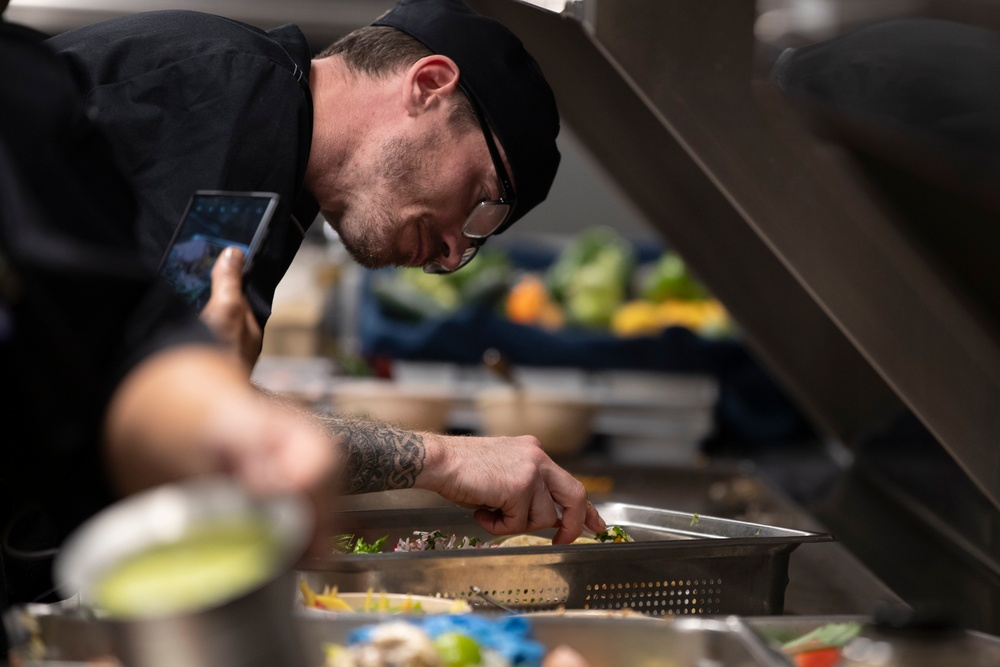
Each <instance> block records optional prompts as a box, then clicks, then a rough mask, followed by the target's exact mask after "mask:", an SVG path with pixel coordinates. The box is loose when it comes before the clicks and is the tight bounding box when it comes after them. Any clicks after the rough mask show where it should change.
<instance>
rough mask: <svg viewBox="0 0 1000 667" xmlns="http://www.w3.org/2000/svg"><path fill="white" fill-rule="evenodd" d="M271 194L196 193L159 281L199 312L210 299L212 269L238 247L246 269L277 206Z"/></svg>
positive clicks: (166, 258)
mask: <svg viewBox="0 0 1000 667" xmlns="http://www.w3.org/2000/svg"><path fill="white" fill-rule="evenodd" d="M277 199H278V197H277V195H274V194H271V193H237V192H198V193H195V195H194V197H192V199H191V202H190V203H189V204H188V208H187V211H185V213H184V218H183V219H182V220H181V224H180V226H179V227H178V228H177V232H176V234H175V235H174V239H173V241H171V244H170V247H169V249H168V250H167V253H166V256H165V257H164V259H163V263H162V264H161V266H160V275H161V276H162V277H163V278H164V279H165V280H166V281H167V282H168V283H169V284H170V285H171V286H172V287H173V288H174V290H175V291H177V292H178V293H179V294H181V295H182V296H183V297H184V298H185V299H186V300H187V301H188V303H190V304H191V305H192V306H194V308H195V309H197V310H198V311H200V310H201V309H202V308H204V306H205V304H206V303H207V302H208V298H209V296H211V293H212V290H211V284H212V267H213V266H214V265H215V260H216V259H218V257H219V255H220V254H222V251H223V250H225V249H226V248H229V247H234V246H235V247H237V248H239V249H240V250H242V251H243V256H244V257H245V258H246V262H245V264H246V268H249V267H250V264H251V262H252V260H253V257H254V255H255V254H256V251H257V248H258V247H259V245H260V242H261V241H262V240H263V237H264V233H265V231H266V229H267V224H268V222H269V221H270V219H271V216H272V214H273V213H274V208H275V207H276V205H277Z"/></svg>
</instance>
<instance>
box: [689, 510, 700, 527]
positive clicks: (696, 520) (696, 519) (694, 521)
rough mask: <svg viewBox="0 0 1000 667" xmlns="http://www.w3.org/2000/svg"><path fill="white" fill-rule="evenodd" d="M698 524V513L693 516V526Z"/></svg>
mask: <svg viewBox="0 0 1000 667" xmlns="http://www.w3.org/2000/svg"><path fill="white" fill-rule="evenodd" d="M696 523H698V513H697V512H695V513H694V514H692V515H691V525H692V526H693V525H694V524H696Z"/></svg>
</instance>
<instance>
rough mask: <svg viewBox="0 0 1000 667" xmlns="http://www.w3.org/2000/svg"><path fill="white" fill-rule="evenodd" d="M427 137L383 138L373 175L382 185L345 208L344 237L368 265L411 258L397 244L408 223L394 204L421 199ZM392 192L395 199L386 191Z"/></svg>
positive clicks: (352, 251)
mask: <svg viewBox="0 0 1000 667" xmlns="http://www.w3.org/2000/svg"><path fill="white" fill-rule="evenodd" d="M426 144H427V141H426V140H425V141H423V142H417V141H414V140H412V139H408V138H403V137H393V138H390V139H387V140H386V141H385V142H383V144H382V146H381V147H380V149H379V155H378V157H377V159H376V161H375V164H374V167H373V169H372V174H371V178H372V179H375V180H376V181H377V184H378V185H381V187H372V188H370V189H369V190H367V191H366V192H364V193H363V195H362V198H361V202H360V203H359V204H358V205H356V206H353V207H351V208H350V209H349V210H347V211H345V212H344V214H343V215H342V216H341V218H340V220H339V221H338V224H337V227H338V228H339V234H340V240H341V242H342V243H343V244H344V248H345V249H346V250H347V252H348V254H350V256H351V258H352V259H354V261H355V262H357V263H358V264H360V265H361V266H363V267H364V268H366V269H380V268H383V267H386V266H402V265H404V264H405V263H406V262H407V260H408V259H409V258H410V254H409V253H408V252H406V251H405V250H402V251H401V250H400V249H398V248H397V245H396V238H397V236H398V234H399V233H400V232H401V231H402V230H403V228H404V227H405V225H406V221H405V220H402V219H400V218H399V215H398V213H397V211H396V210H394V207H395V206H396V205H398V204H399V203H412V202H414V201H418V200H419V198H420V195H421V189H420V188H419V187H418V186H417V184H416V180H417V175H418V174H420V173H423V170H422V169H421V155H422V154H423V153H424V150H423V149H424V147H425V146H426ZM388 192H392V193H393V196H392V199H391V201H390V200H389V199H387V198H385V197H382V196H381V194H382V193H388Z"/></svg>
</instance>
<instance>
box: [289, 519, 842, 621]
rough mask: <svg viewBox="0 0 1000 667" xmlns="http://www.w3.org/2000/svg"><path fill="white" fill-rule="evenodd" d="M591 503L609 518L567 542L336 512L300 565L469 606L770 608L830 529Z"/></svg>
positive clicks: (663, 610)
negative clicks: (594, 531)
mask: <svg viewBox="0 0 1000 667" xmlns="http://www.w3.org/2000/svg"><path fill="white" fill-rule="evenodd" d="M598 510H599V511H600V512H601V516H602V517H604V519H605V521H606V522H607V523H608V524H609V526H610V527H611V528H610V530H609V533H608V534H607V535H604V536H601V537H603V539H604V540H605V541H600V540H595V539H594V538H590V539H589V540H585V542H586V543H582V544H572V545H553V544H551V535H552V531H548V532H545V531H541V532H538V533H532V536H533V538H532V539H530V540H526V539H524V538H523V537H520V538H517V539H513V540H510V541H507V539H508V538H504V539H503V541H507V543H506V544H503V543H502V541H501V540H496V539H495V538H494V536H492V535H490V534H488V533H487V532H486V531H484V530H483V529H482V528H480V527H479V525H478V524H477V523H476V522H475V521H474V520H473V518H472V512H471V511H469V510H467V509H461V508H457V507H456V508H451V507H444V508H421V509H414V510H407V509H393V510H391V511H382V510H358V511H349V512H341V513H340V514H339V515H338V516H337V517H336V522H337V523H336V524H335V525H337V531H338V536H337V538H336V539H332V540H331V550H330V553H329V555H328V556H325V557H317V558H313V559H310V560H307V561H304V562H302V563H301V564H300V566H299V568H298V574H299V577H300V579H301V580H303V581H305V582H306V583H307V584H308V585H309V586H310V587H311V588H312V589H313V590H320V589H323V588H326V587H336V588H337V589H338V590H340V591H343V592H364V591H367V590H375V591H386V592H390V593H398V594H411V595H428V596H435V597H444V598H450V599H459V600H466V601H467V602H468V603H469V604H470V605H471V606H472V607H473V608H475V609H490V608H491V607H496V606H503V607H506V608H509V609H514V610H517V611H543V610H553V609H563V608H565V609H596V610H600V609H604V610H622V609H631V610H634V611H637V612H640V613H642V614H645V615H649V616H671V617H673V616H682V615H719V614H735V615H767V614H780V613H781V612H782V611H783V606H784V592H785V587H786V585H787V582H788V577H787V572H788V559H789V556H790V554H791V553H792V552H793V551H794V550H795V549H796V548H797V547H798V545H799V544H803V543H806V542H821V541H829V540H832V539H833V537H832V536H831V535H829V534H827V533H817V532H807V531H801V530H792V529H787V528H780V527H776V526H768V525H764V524H755V523H750V522H745V521H736V520H731V519H722V518H718V517H711V516H704V515H698V514H691V513H686V512H677V511H673V510H666V509H658V508H652V507H645V506H641V505H633V504H627V503H602V504H598ZM618 531H620V532H618ZM621 534H625V535H627V536H628V538H629V539H628V540H622V539H621V537H620V535H621ZM539 538H540V539H539ZM539 542H541V543H539ZM511 544H517V545H519V546H510V545H511Z"/></svg>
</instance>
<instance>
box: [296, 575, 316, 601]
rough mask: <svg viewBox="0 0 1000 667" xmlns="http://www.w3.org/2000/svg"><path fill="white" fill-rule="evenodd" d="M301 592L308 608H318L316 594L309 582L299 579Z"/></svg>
mask: <svg viewBox="0 0 1000 667" xmlns="http://www.w3.org/2000/svg"><path fill="white" fill-rule="evenodd" d="M299 590H300V591H302V601H303V602H304V603H305V605H306V606H307V607H315V606H316V593H314V592H313V589H312V588H310V587H309V582H307V581H306V580H305V579H299Z"/></svg>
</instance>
